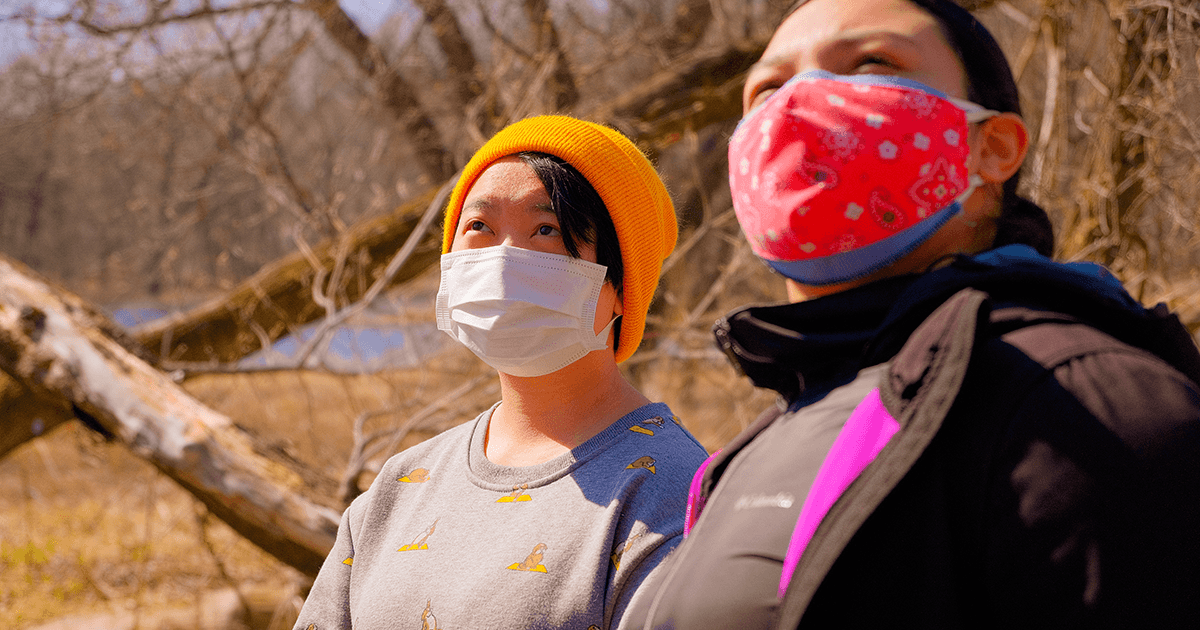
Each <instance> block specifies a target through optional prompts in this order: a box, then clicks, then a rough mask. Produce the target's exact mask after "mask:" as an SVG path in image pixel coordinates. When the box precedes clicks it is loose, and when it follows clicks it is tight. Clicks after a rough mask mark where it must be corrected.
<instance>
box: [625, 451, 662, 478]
mask: <svg viewBox="0 0 1200 630" xmlns="http://www.w3.org/2000/svg"><path fill="white" fill-rule="evenodd" d="M656 463H658V462H656V461H654V458H653V457H650V456H649V455H646V456H645V457H639V458H637V459H635V460H634V461H633V463H632V464H630V465H628V466H626V467H625V470H631V469H636V468H644V469H646V470H649V471H650V472H651V473H653V474H658V473H656V472H654V465H655V464H656Z"/></svg>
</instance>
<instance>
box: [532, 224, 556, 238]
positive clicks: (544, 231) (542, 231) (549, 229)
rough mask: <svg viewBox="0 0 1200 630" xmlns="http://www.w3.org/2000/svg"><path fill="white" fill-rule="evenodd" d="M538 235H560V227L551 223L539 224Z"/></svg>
mask: <svg viewBox="0 0 1200 630" xmlns="http://www.w3.org/2000/svg"><path fill="white" fill-rule="evenodd" d="M537 235H538V236H558V235H559V231H558V228H557V227H554V226H553V225H549V224H546V225H539V226H538V229H537Z"/></svg>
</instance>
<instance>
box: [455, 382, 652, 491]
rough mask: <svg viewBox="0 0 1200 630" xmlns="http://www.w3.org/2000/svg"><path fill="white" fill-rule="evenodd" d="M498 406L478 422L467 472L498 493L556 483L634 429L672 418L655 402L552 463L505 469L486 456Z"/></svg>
mask: <svg viewBox="0 0 1200 630" xmlns="http://www.w3.org/2000/svg"><path fill="white" fill-rule="evenodd" d="M499 406H500V403H499V402H497V403H496V404H494V405H492V406H491V408H489V409H488V410H486V411H484V412H483V413H481V414H479V416H478V417H477V418H476V419H475V422H474V426H473V427H472V428H471V436H470V441H469V445H468V449H467V470H468V471H469V473H470V477H471V480H472V482H473V483H475V484H476V485H477V486H479V487H481V488H485V489H488V490H498V491H509V490H512V489H513V487H514V486H517V485H528V487H529V488H536V487H539V486H545V485H547V484H550V483H553V482H554V481H556V480H558V479H561V478H562V477H565V476H567V475H568V474H570V473H571V472H572V471H573V470H575V469H576V468H578V467H579V466H582V465H583V464H584V463H586V462H587V461H588V460H591V459H594V458H595V457H597V456H598V455H600V454H601V453H603V452H604V451H606V450H607V449H609V448H610V447H612V446H613V445H615V444H617V443H618V442H619V441H620V440H621V437H622V435H623V434H624V433H625V432H627V431H629V429H630V428H631V427H633V426H635V425H637V424H639V423H641V422H644V421H647V420H651V419H653V418H661V419H662V420H666V421H669V420H671V418H672V414H671V409H670V407H668V406H667V405H666V403H661V402H652V403H649V404H646V405H642V406H641V407H638V408H637V409H634V410H633V411H631V412H629V413H627V414H625V415H624V416H622V417H621V418H620V419H618V420H616V421H615V422H613V423H612V424H610V425H608V427H606V428H605V429H604V430H603V431H601V432H600V433H597V434H596V435H594V436H592V437H591V438H590V439H588V440H587V441H586V442H584V443H583V444H580V445H579V446H577V447H575V448H573V449H571V450H570V451H567V452H566V453H563V454H562V455H559V456H557V457H555V458H553V459H550V460H548V461H545V462H542V463H540V464H533V465H532V466H503V465H500V464H497V463H495V462H493V461H491V460H489V459H488V458H487V455H486V454H485V452H484V438H485V437H486V436H487V428H488V423H489V422H490V421H491V418H492V414H493V413H494V412H495V411H496V408H497V407H499Z"/></svg>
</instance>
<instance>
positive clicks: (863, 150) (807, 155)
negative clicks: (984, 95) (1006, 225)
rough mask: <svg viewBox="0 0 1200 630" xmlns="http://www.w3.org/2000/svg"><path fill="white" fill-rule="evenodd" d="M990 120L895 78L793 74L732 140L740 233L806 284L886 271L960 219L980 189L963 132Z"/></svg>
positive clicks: (973, 108)
mask: <svg viewBox="0 0 1200 630" xmlns="http://www.w3.org/2000/svg"><path fill="white" fill-rule="evenodd" d="M995 113H996V112H993V111H990V110H985V109H983V108H982V107H980V106H978V105H975V104H973V103H969V102H966V101H962V100H959V99H953V98H951V97H949V96H947V95H945V94H943V93H941V92H939V91H937V90H934V89H933V88H930V87H928V86H925V85H923V84H921V83H917V82H916V81H912V80H909V79H903V78H900V77H893V76H883V75H854V76H839V75H834V74H830V73H828V72H824V71H811V72H806V73H802V74H799V75H796V76H795V77H793V78H792V79H791V80H790V81H788V82H787V83H786V84H785V85H784V86H783V87H781V88H780V89H779V90H778V91H777V92H775V93H774V94H772V95H771V96H770V97H769V98H768V99H767V100H766V102H764V103H763V104H762V105H760V106H759V107H758V108H756V109H754V110H752V111H751V112H750V113H749V114H747V115H746V117H745V118H743V119H742V121H741V123H740V124H739V125H738V128H737V131H736V132H734V134H733V138H731V139H730V142H729V187H730V190H731V191H732V193H733V207H734V211H735V213H736V214H737V218H738V222H739V223H740V224H741V226H742V231H743V232H744V233H745V235H746V238H747V239H749V241H750V245H751V248H752V249H753V250H754V253H755V254H757V255H758V256H759V257H760V258H762V259H763V260H765V261H766V262H767V263H768V264H769V265H771V267H773V268H774V269H775V270H776V271H778V272H780V273H781V274H783V275H784V276H787V277H788V278H791V279H793V280H796V281H798V282H802V283H805V284H811V285H823V284H831V283H835V282H845V281H847V280H853V279H855V278H860V277H863V276H865V275H867V274H869V273H872V272H874V271H876V270H878V269H882V268H883V267H886V266H887V265H889V264H891V263H893V262H895V261H896V260H898V259H900V258H901V257H903V256H904V255H905V254H907V253H909V252H911V251H912V250H913V249H915V248H916V247H917V245H920V244H921V243H922V242H924V241H925V239H927V238H929V236H931V235H932V234H933V233H934V232H936V231H937V229H938V228H940V227H941V226H942V225H943V224H945V222H946V221H947V220H949V219H950V218H951V217H953V216H954V215H955V214H957V213H958V212H960V211H961V209H962V205H961V201H962V200H963V199H965V198H966V197H968V196H969V195H970V194H971V192H973V191H974V189H975V187H976V186H978V185H979V180H978V178H977V177H976V176H968V173H967V157H968V155H969V154H970V150H969V149H968V147H967V133H968V127H967V125H968V123H970V122H978V121H979V120H983V119H984V118H987V117H989V116H992V115H995Z"/></svg>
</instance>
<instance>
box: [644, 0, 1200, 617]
mask: <svg viewBox="0 0 1200 630" xmlns="http://www.w3.org/2000/svg"><path fill="white" fill-rule="evenodd" d="M743 106H744V117H743V119H742V121H741V122H740V124H739V126H738V128H737V130H736V131H735V132H734V134H733V135H732V137H731V138H730V142H729V174H730V189H731V193H732V197H733V203H734V209H735V211H736V213H737V216H738V220H739V223H740V225H741V227H742V230H743V233H744V234H745V236H746V238H747V239H748V240H749V242H750V245H751V247H752V249H753V250H754V252H755V253H756V254H757V255H758V256H759V258H760V259H762V260H763V261H764V262H765V263H766V264H767V265H769V266H770V267H771V268H772V269H773V270H775V271H776V272H777V273H778V274H780V275H781V276H783V277H784V280H785V282H786V284H787V289H788V295H789V297H790V298H791V303H788V304H783V305H776V306H756V307H748V308H744V309H740V310H738V311H735V312H733V313H731V314H730V315H728V316H726V317H725V318H723V319H722V320H720V321H718V322H717V324H716V326H715V328H714V332H715V335H716V338H717V341H718V344H719V345H720V346H721V347H722V348H723V349H724V350H725V352H726V353H727V354H728V356H729V357H730V358H731V361H732V362H733V363H734V365H735V366H737V367H738V368H739V369H740V370H741V371H742V372H744V373H745V374H746V375H747V376H748V377H749V378H750V379H752V381H753V382H754V383H755V384H756V385H758V386H760V387H766V388H771V389H774V390H775V391H777V392H778V393H779V395H780V404H779V405H778V406H777V407H775V408H772V409H769V410H767V411H766V412H765V413H764V414H763V415H762V416H760V418H759V419H758V420H757V421H756V422H755V423H754V424H753V425H752V426H751V427H749V428H748V429H747V430H746V431H745V432H743V434H741V435H740V436H738V437H737V438H735V439H734V440H733V441H732V442H731V443H730V444H728V445H726V446H725V447H724V448H723V449H721V450H720V451H719V452H717V453H715V454H714V455H713V457H711V458H710V459H709V460H708V461H706V462H705V464H704V465H703V466H702V467H701V469H700V470H699V471H698V473H697V475H696V477H695V478H694V480H693V483H692V490H691V495H690V498H689V507H688V527H689V530H688V534H687V537H686V539H685V541H684V542H683V544H681V545H680V547H679V548H678V549H676V551H675V552H674V553H673V554H672V556H671V558H670V559H669V560H668V563H667V566H666V567H665V568H663V569H662V570H660V572H659V573H658V574H657V577H656V578H655V579H654V580H652V581H651V582H650V583H647V584H646V585H645V586H644V588H643V589H642V590H641V591H640V592H639V595H638V597H637V600H636V601H635V603H634V605H633V606H632V612H631V614H630V615H629V618H630V620H631V623H632V625H635V626H636V627H644V628H656V629H657V628H672V629H676V630H685V629H688V630H690V629H707V628H732V627H737V628H794V627H801V628H825V627H845V628H874V627H888V628H893V627H895V628H992V627H995V628H1029V627H1047V628H1093V627H1114V628H1128V627H1154V628H1166V627H1170V628H1197V627H1200V597H1197V593H1200V535H1197V532H1200V353H1197V350H1196V347H1195V345H1194V343H1193V341H1192V340H1191V339H1190V337H1189V336H1188V334H1187V332H1186V330H1185V329H1184V328H1183V327H1182V326H1181V325H1180V324H1179V321H1178V319H1177V318H1176V317H1175V316H1174V315H1171V314H1170V313H1169V312H1168V311H1167V310H1166V308H1165V307H1163V306H1161V305H1160V306H1158V307H1156V308H1154V309H1146V308H1144V307H1142V306H1141V305H1140V304H1138V303H1137V302H1136V301H1135V300H1133V299H1132V298H1131V297H1130V296H1129V295H1128V294H1127V293H1126V292H1125V291H1124V289H1123V288H1122V286H1121V284H1120V283H1119V282H1118V281H1117V280H1116V279H1115V278H1113V277H1112V275H1111V274H1109V273H1108V272H1107V271H1106V270H1104V269H1103V268H1102V267H1100V266H1098V265H1093V264H1085V263H1066V264H1064V263H1059V262H1054V261H1052V260H1050V259H1049V256H1050V254H1051V253H1052V250H1053V236H1052V232H1051V228H1050V222H1049V220H1048V218H1047V216H1046V213H1045V212H1044V211H1043V210H1042V209H1041V208H1039V207H1038V206H1036V205H1035V204H1033V203H1032V202H1030V201H1028V200H1026V199H1023V198H1021V197H1020V196H1019V195H1017V193H1016V186H1017V176H1018V172H1019V169H1020V167H1021V163H1022V162H1023V160H1024V158H1025V154H1026V152H1027V148H1028V133H1027V131H1026V128H1025V125H1024V123H1023V122H1022V119H1021V116H1020V107H1019V102H1018V95H1017V89H1016V85H1015V83H1014V81H1013V77H1012V73H1011V71H1010V69H1009V67H1008V64H1007V62H1006V61H1005V58H1004V55H1003V52H1002V51H1001V50H1000V48H999V46H998V45H997V44H996V42H995V40H994V39H993V38H992V37H991V35H990V34H988V32H987V31H986V30H985V29H984V28H983V26H981V25H980V24H979V22H978V21H976V20H975V19H974V18H973V17H972V16H971V15H970V14H969V13H968V12H966V11H964V10H963V9H962V8H960V7H958V6H957V5H955V4H953V3H951V2H949V1H947V0H811V1H808V2H801V3H799V5H798V6H797V7H796V8H794V9H793V10H792V11H791V12H790V13H789V14H788V16H787V17H786V18H785V20H784V21H783V23H782V24H781V25H780V26H779V27H778V29H777V30H776V32H775V34H774V36H773V38H772V39H771V41H770V43H769V45H768V46H767V49H766V51H765V52H764V54H763V57H762V59H761V60H760V61H759V62H758V63H757V64H755V66H754V67H753V68H752V69H751V70H750V72H749V74H748V78H747V81H746V85H745V89H744V92H743Z"/></svg>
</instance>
